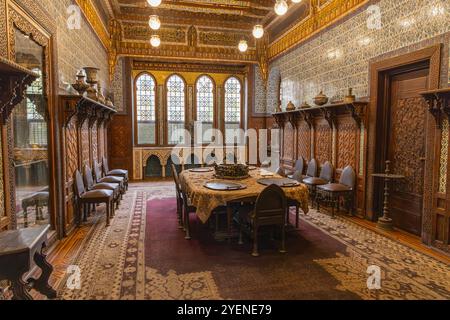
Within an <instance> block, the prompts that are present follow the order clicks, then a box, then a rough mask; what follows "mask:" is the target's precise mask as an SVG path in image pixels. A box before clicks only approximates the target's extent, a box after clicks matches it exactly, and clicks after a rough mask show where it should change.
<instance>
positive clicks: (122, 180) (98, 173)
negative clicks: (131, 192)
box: [94, 162, 126, 195]
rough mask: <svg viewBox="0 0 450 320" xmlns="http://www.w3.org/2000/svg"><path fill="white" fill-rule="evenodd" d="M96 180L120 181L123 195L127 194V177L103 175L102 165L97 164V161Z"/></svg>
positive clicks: (104, 181)
mask: <svg viewBox="0 0 450 320" xmlns="http://www.w3.org/2000/svg"><path fill="white" fill-rule="evenodd" d="M94 182H95V183H118V184H119V186H120V192H121V195H123V194H125V191H126V187H125V178H122V177H115V176H108V177H103V175H102V170H101V168H100V165H99V164H97V163H96V162H94Z"/></svg>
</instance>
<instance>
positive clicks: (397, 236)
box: [33, 182, 450, 299]
mask: <svg viewBox="0 0 450 320" xmlns="http://www.w3.org/2000/svg"><path fill="white" fill-rule="evenodd" d="M149 183H151V182H149ZM344 217H345V216H344ZM345 219H348V220H350V221H352V222H353V223H356V224H358V225H360V226H362V227H365V228H367V229H370V230H372V231H374V232H377V233H379V234H381V235H383V236H386V237H388V238H389V239H391V240H394V241H398V242H400V243H402V244H404V245H406V246H408V247H411V248H413V249H415V250H417V251H419V252H421V253H423V254H426V255H428V256H431V257H433V258H435V259H437V260H439V261H442V262H444V263H448V264H450V257H449V256H447V255H445V254H444V253H441V252H439V251H437V250H434V249H432V248H430V247H427V246H426V245H424V244H423V243H422V242H421V239H420V238H419V237H416V236H414V235H411V234H408V233H406V232H402V231H398V230H395V231H384V230H381V229H378V228H377V226H376V223H374V222H371V221H367V220H364V219H361V218H357V217H345ZM92 229H93V222H90V224H89V223H88V224H85V225H83V226H82V227H80V228H77V229H75V230H74V231H73V232H72V233H71V234H70V235H69V236H68V237H67V238H65V239H63V240H61V241H59V242H57V243H56V244H55V245H54V246H53V247H52V248H51V249H50V250H49V254H48V260H49V261H50V262H51V264H52V265H53V266H54V268H55V271H54V273H53V274H52V277H51V279H50V282H51V284H52V286H53V287H54V288H58V287H59V286H60V285H61V282H62V281H63V279H64V278H65V275H66V271H67V268H68V267H69V266H70V265H71V263H72V262H73V261H74V259H75V257H76V256H77V254H78V252H79V250H80V249H81V247H82V245H83V242H84V241H86V238H87V237H88V235H89V232H90V231H92ZM33 297H34V298H35V299H44V298H45V297H43V296H41V295H39V294H38V293H33Z"/></svg>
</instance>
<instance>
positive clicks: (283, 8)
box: [275, 0, 289, 16]
mask: <svg viewBox="0 0 450 320" xmlns="http://www.w3.org/2000/svg"><path fill="white" fill-rule="evenodd" d="M288 9H289V6H288V4H287V2H286V0H277V3H275V13H276V14H277V15H279V16H282V15H285V14H286V12H287V11H288Z"/></svg>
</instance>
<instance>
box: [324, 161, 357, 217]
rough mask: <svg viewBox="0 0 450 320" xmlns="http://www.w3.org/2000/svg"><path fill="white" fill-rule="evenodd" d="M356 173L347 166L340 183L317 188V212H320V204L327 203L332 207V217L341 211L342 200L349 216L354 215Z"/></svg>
mask: <svg viewBox="0 0 450 320" xmlns="http://www.w3.org/2000/svg"><path fill="white" fill-rule="evenodd" d="M355 185H356V173H355V170H354V169H353V168H352V167H351V166H347V167H346V168H345V169H344V171H342V174H341V178H340V180H339V183H329V184H326V185H322V186H318V187H317V199H316V203H317V210H318V211H320V203H321V202H326V203H327V204H330V205H331V208H332V211H331V215H332V217H334V212H335V209H336V207H337V211H338V212H339V211H340V199H341V197H342V198H343V199H344V201H345V204H346V206H347V210H348V212H349V215H351V214H352V210H353V205H354V197H355Z"/></svg>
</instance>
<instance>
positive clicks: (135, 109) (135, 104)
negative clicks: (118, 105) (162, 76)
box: [133, 71, 160, 147]
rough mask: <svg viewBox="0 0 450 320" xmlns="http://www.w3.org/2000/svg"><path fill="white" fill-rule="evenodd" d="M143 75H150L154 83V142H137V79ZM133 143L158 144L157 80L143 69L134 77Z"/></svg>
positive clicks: (151, 145) (143, 145) (150, 145)
mask: <svg viewBox="0 0 450 320" xmlns="http://www.w3.org/2000/svg"><path fill="white" fill-rule="evenodd" d="M144 75H148V76H150V77H151V78H152V79H153V81H154V83H155V143H154V144H148V143H145V144H142V143H141V144H139V126H138V109H137V108H138V105H137V82H138V80H139V78H140V77H142V76H144ZM133 93H134V103H133V104H134V132H135V134H134V144H135V146H138V147H156V146H159V145H160V143H159V130H160V125H159V123H160V122H159V112H158V93H159V92H158V82H157V81H156V78H155V76H153V74H151V73H150V72H148V71H143V72H140V73H139V74H137V75H136V77H135V79H134V90H133Z"/></svg>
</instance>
